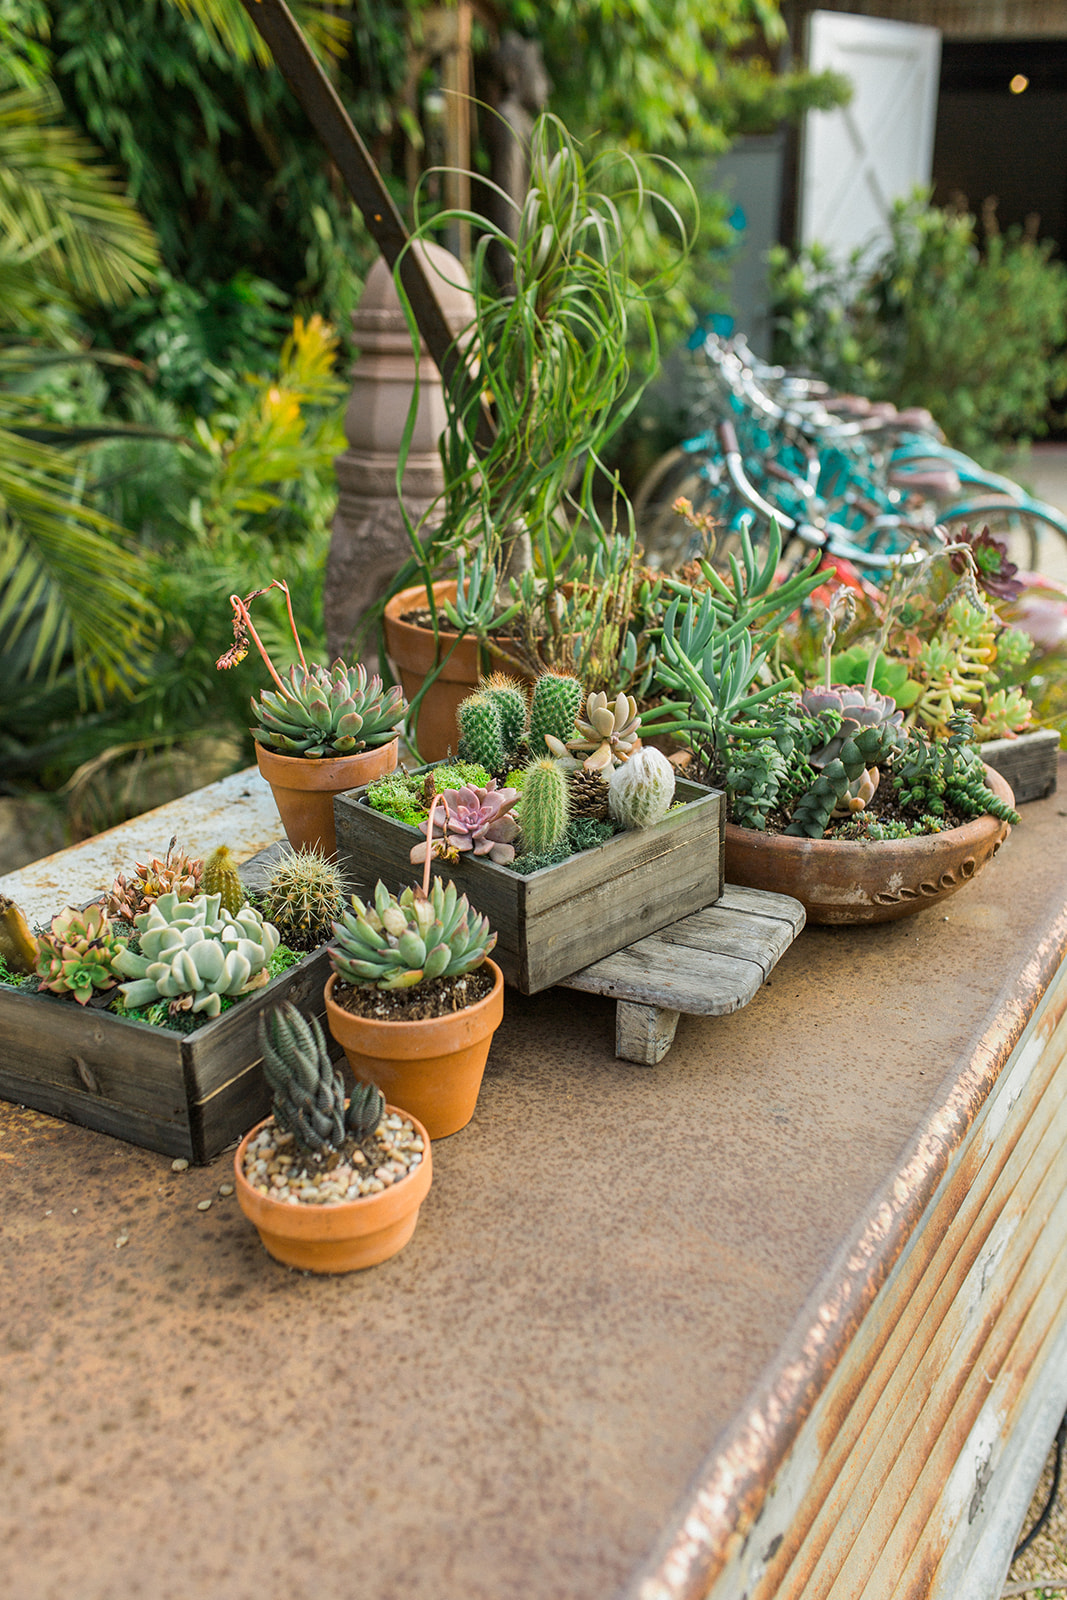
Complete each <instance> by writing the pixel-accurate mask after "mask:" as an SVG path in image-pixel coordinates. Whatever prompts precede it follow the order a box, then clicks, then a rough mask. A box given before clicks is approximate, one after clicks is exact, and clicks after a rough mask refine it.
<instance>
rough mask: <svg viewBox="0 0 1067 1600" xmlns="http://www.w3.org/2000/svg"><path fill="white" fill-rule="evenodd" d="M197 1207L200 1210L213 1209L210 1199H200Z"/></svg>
mask: <svg viewBox="0 0 1067 1600" xmlns="http://www.w3.org/2000/svg"><path fill="white" fill-rule="evenodd" d="M196 1209H197V1210H198V1211H210V1210H211V1201H210V1200H200V1201H198V1203H197V1207H196Z"/></svg>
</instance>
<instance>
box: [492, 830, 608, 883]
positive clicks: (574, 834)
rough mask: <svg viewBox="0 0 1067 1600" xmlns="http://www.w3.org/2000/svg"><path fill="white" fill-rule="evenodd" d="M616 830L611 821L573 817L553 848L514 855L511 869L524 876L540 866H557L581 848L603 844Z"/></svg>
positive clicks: (585, 848) (592, 848)
mask: <svg viewBox="0 0 1067 1600" xmlns="http://www.w3.org/2000/svg"><path fill="white" fill-rule="evenodd" d="M616 831H617V830H616V828H615V826H614V824H613V823H610V822H596V821H594V820H593V818H592V817H575V819H574V820H573V822H571V823H570V824H569V826H568V828H567V832H566V833H565V834H564V836H563V838H562V839H561V840H560V842H559V844H557V845H555V846H554V847H553V849H551V850H542V851H541V852H540V853H539V854H537V855H534V854H533V853H529V854H527V855H521V856H516V858H515V860H514V861H513V862H512V863H511V870H512V872H521V873H522V874H523V876H524V877H525V876H526V874H527V873H530V872H540V871H541V869H542V867H555V866H558V864H559V863H560V862H561V861H566V860H568V859H569V857H571V856H576V855H580V854H581V852H582V851H583V850H595V849H596V848H597V846H598V845H601V844H605V843H606V842H607V840H608V839H610V838H611V837H612V835H613V834H614V833H615V832H616Z"/></svg>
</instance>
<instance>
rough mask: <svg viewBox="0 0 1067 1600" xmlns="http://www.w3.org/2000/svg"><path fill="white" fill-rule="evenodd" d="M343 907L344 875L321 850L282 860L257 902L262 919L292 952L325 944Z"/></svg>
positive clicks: (294, 854) (308, 851)
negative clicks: (260, 907) (276, 931)
mask: <svg viewBox="0 0 1067 1600" xmlns="http://www.w3.org/2000/svg"><path fill="white" fill-rule="evenodd" d="M344 903H345V875H344V873H343V872H342V870H341V868H340V867H339V866H338V865H337V864H336V862H333V861H329V860H327V858H326V856H324V855H323V854H322V852H321V851H320V850H296V851H294V852H292V854H290V855H286V856H283V857H282V859H281V861H280V862H279V863H278V865H277V866H276V867H275V869H274V871H273V872H272V873H271V875H270V879H269V880H268V883H267V887H266V889H265V890H264V891H263V895H262V897H261V900H260V904H261V905H262V908H263V915H264V916H265V917H266V918H267V920H268V921H269V922H272V923H273V924H274V926H275V927H276V928H277V930H278V933H279V934H280V936H281V939H282V943H283V944H286V945H288V946H289V948H290V949H291V950H315V949H317V947H318V946H319V945H320V944H325V943H326V941H327V940H328V939H329V937H330V933H331V931H332V929H333V924H334V920H335V918H337V917H339V916H340V915H341V912H342V911H343V910H344Z"/></svg>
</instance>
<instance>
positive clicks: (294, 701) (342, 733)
mask: <svg viewBox="0 0 1067 1600" xmlns="http://www.w3.org/2000/svg"><path fill="white" fill-rule="evenodd" d="M279 681H280V684H281V687H280V688H279V689H276V690H274V689H264V690H263V691H262V692H261V694H260V696H259V699H258V700H256V699H253V701H252V711H253V714H254V715H255V718H256V724H257V725H256V726H255V727H254V728H253V729H252V730H251V731H252V737H253V739H255V740H256V742H257V744H261V745H264V746H265V747H266V748H267V749H269V750H276V751H277V752H278V753H279V754H280V755H284V756H308V757H323V756H344V755H354V754H355V753H356V752H357V751H359V750H366V749H368V748H370V747H372V746H375V745H382V744H388V743H389V741H390V739H394V738H395V737H396V730H397V725H398V723H399V722H400V720H401V718H402V717H403V715H404V711H405V709H406V708H405V704H404V696H403V693H402V692H401V690H400V689H399V688H397V687H396V686H395V685H394V686H393V687H392V688H390V689H383V688H382V680H381V678H380V677H379V676H378V674H377V673H375V674H374V676H373V677H370V678H368V675H367V669H366V667H364V666H363V665H362V664H361V663H359V662H357V663H356V665H355V666H353V667H349V666H346V665H345V663H344V662H343V661H335V662H334V664H333V666H332V667H331V668H329V669H328V670H327V668H326V667H320V666H315V665H312V666H307V667H303V666H296V665H294V666H292V667H290V669H289V671H288V673H287V674H286V676H285V678H283V679H280V680H279Z"/></svg>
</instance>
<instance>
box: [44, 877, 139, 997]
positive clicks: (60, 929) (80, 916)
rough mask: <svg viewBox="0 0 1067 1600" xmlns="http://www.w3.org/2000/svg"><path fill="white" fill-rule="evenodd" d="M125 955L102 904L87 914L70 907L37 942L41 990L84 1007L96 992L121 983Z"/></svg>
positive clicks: (90, 908) (88, 909)
mask: <svg viewBox="0 0 1067 1600" xmlns="http://www.w3.org/2000/svg"><path fill="white" fill-rule="evenodd" d="M123 952H124V946H123V942H122V940H121V938H120V937H119V935H118V934H117V933H115V932H114V930H113V929H112V926H111V922H110V919H109V918H108V914H107V910H106V908H105V906H104V904H103V902H102V901H97V902H96V904H94V905H91V906H89V907H88V908H87V909H86V910H85V911H76V910H75V909H74V908H73V907H72V906H68V907H67V909H66V910H65V911H61V912H60V913H59V915H58V916H55V917H53V918H52V922H51V926H50V927H49V929H48V932H47V933H43V934H41V935H40V937H39V938H38V940H37V963H36V965H37V975H38V977H39V978H40V979H41V982H40V984H39V985H38V988H39V989H47V990H49V991H50V992H51V993H52V994H72V995H73V996H74V998H75V1000H76V1001H77V1002H78V1004H79V1005H82V1006H84V1005H86V1004H88V1002H89V999H90V998H91V996H92V993H93V990H94V989H99V990H104V989H111V988H113V987H114V986H115V984H116V983H117V982H118V973H119V972H120V971H121V970H122V969H121V966H120V964H119V963H120V957H121V956H122V954H123Z"/></svg>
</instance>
